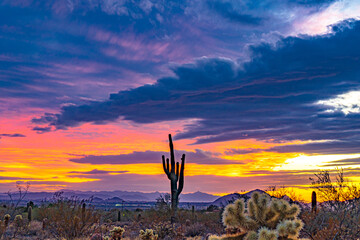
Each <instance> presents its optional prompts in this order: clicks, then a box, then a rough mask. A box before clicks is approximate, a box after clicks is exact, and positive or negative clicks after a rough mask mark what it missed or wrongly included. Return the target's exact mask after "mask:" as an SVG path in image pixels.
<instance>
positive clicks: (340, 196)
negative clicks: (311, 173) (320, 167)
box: [300, 170, 360, 240]
mask: <svg viewBox="0 0 360 240" xmlns="http://www.w3.org/2000/svg"><path fill="white" fill-rule="evenodd" d="M310 180H311V181H312V186H313V187H314V188H315V189H316V192H317V194H318V195H319V197H320V200H322V201H323V202H322V203H319V204H318V209H317V211H316V212H314V213H311V210H310V209H306V210H305V211H303V213H302V214H301V215H300V217H301V219H302V220H303V221H304V223H305V226H304V229H303V233H304V235H305V236H306V237H309V238H311V239H314V240H317V239H319V240H320V239H334V240H340V239H357V238H358V236H360V199H359V197H360V187H359V186H358V185H356V184H354V183H352V182H350V181H349V180H347V179H346V178H345V177H344V173H343V171H342V170H337V172H336V180H335V181H332V179H331V177H330V173H329V172H328V171H320V172H319V173H317V174H315V177H314V178H310Z"/></svg>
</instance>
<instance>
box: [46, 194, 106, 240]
mask: <svg viewBox="0 0 360 240" xmlns="http://www.w3.org/2000/svg"><path fill="white" fill-rule="evenodd" d="M39 216H40V219H42V220H45V219H46V221H43V224H44V230H45V231H46V232H47V234H49V235H50V236H52V237H55V238H58V239H62V238H65V239H76V238H80V237H85V236H89V235H90V234H91V233H92V232H94V228H95V227H96V226H97V224H98V222H99V217H100V216H99V214H98V213H97V211H96V210H95V209H94V208H93V207H92V206H88V207H86V208H84V205H83V202H82V201H79V200H78V199H76V198H70V199H68V198H63V197H62V196H61V194H58V195H56V196H54V199H53V200H52V202H51V203H50V204H47V205H43V206H42V207H41V208H39Z"/></svg>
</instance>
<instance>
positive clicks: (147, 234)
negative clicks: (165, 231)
mask: <svg viewBox="0 0 360 240" xmlns="http://www.w3.org/2000/svg"><path fill="white" fill-rule="evenodd" d="M139 238H140V240H157V239H158V235H157V234H155V233H154V231H153V230H152V229H146V230H145V231H144V230H140V234H139Z"/></svg>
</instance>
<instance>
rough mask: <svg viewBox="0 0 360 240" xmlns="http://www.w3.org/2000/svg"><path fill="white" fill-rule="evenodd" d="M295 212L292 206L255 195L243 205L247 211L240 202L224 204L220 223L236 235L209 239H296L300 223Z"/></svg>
mask: <svg viewBox="0 0 360 240" xmlns="http://www.w3.org/2000/svg"><path fill="white" fill-rule="evenodd" d="M299 213H300V209H299V206H298V205H296V204H289V203H288V202H287V201H285V200H281V199H271V198H270V197H269V196H268V195H266V194H260V193H258V192H255V193H253V194H252V196H251V199H250V200H249V201H248V202H247V208H245V202H244V200H243V199H238V200H236V201H235V202H234V203H233V204H229V205H227V206H226V208H225V210H224V212H223V224H224V225H225V226H226V227H227V228H235V229H237V230H238V231H239V233H238V234H236V235H233V236H222V237H216V236H212V238H211V239H246V240H253V239H254V240H255V239H281V240H285V239H297V237H298V235H299V233H300V230H301V229H302V227H303V223H302V221H301V220H300V219H298V218H297V216H298V214H299ZM229 237H231V238H229Z"/></svg>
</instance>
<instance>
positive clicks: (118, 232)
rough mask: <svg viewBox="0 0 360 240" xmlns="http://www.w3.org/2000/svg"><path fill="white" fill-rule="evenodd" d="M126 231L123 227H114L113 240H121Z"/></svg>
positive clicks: (111, 234) (111, 231)
mask: <svg viewBox="0 0 360 240" xmlns="http://www.w3.org/2000/svg"><path fill="white" fill-rule="evenodd" d="M124 232H125V229H124V228H122V227H114V228H113V229H112V230H110V236H111V239H112V240H120V239H121V238H122V235H123V234H124Z"/></svg>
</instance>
